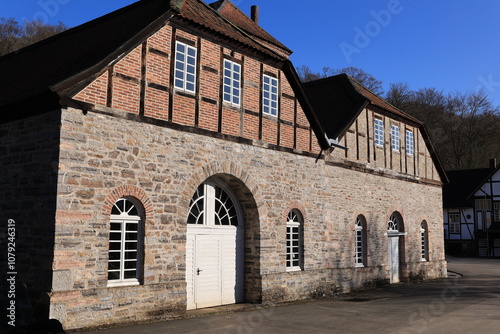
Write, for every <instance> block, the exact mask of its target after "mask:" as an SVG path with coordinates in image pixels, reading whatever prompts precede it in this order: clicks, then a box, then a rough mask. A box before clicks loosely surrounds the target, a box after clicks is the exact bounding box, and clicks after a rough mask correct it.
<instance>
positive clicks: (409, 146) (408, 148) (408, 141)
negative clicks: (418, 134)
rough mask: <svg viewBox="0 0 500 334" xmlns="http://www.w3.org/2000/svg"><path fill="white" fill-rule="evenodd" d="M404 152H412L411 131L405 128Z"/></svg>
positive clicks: (409, 153)
mask: <svg viewBox="0 0 500 334" xmlns="http://www.w3.org/2000/svg"><path fill="white" fill-rule="evenodd" d="M406 154H407V155H411V156H413V154H414V143H413V131H410V130H406Z"/></svg>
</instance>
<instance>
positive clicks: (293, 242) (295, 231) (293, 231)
mask: <svg viewBox="0 0 500 334" xmlns="http://www.w3.org/2000/svg"><path fill="white" fill-rule="evenodd" d="M302 225H303V220H302V215H301V214H300V212H299V211H298V210H296V209H293V210H291V211H290V212H289V213H288V217H287V221H286V268H287V270H290V271H293V270H302V268H303V262H304V261H303V226H302Z"/></svg>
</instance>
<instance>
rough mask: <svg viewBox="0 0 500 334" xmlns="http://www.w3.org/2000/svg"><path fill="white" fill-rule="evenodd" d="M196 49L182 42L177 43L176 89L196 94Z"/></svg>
mask: <svg viewBox="0 0 500 334" xmlns="http://www.w3.org/2000/svg"><path fill="white" fill-rule="evenodd" d="M196 52H197V50H196V48H194V47H192V46H189V45H187V44H184V43H182V42H178V41H177V42H176V43H175V71H174V76H175V78H174V87H175V88H176V89H179V90H183V91H185V92H190V93H194V92H195V87H196Z"/></svg>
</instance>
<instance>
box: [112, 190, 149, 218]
mask: <svg viewBox="0 0 500 334" xmlns="http://www.w3.org/2000/svg"><path fill="white" fill-rule="evenodd" d="M127 196H130V197H134V198H136V199H138V200H139V201H140V202H141V204H142V206H143V208H144V214H145V217H144V218H145V219H148V220H149V219H152V217H153V203H152V202H151V200H150V199H149V197H148V195H147V194H146V192H145V191H144V190H142V189H141V188H139V187H136V186H134V185H122V186H119V187H117V188H115V189H113V191H111V193H110V194H109V195H108V196H107V197H106V199H105V200H104V205H103V207H102V214H103V215H104V216H109V215H110V214H111V209H112V208H113V205H114V204H115V202H116V201H117V200H119V199H120V198H122V197H127Z"/></svg>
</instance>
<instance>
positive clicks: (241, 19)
mask: <svg viewBox="0 0 500 334" xmlns="http://www.w3.org/2000/svg"><path fill="white" fill-rule="evenodd" d="M210 6H211V7H213V8H214V9H215V10H217V12H218V13H219V14H220V15H222V16H223V17H225V18H226V19H227V20H228V21H229V22H231V23H232V24H234V25H236V26H237V27H238V28H240V29H242V30H243V31H245V32H246V33H248V34H250V35H252V36H254V37H257V38H259V39H261V40H262V41H264V42H268V43H270V44H273V45H274V46H277V47H278V48H280V49H282V50H283V51H285V52H286V53H288V54H289V55H290V54H291V53H292V51H291V50H290V49H289V48H287V47H286V46H285V45H283V44H282V43H281V42H280V41H278V40H277V39H276V38H274V37H273V36H271V35H270V34H269V33H268V32H267V31H265V30H264V29H262V27H260V26H259V25H258V24H257V23H255V22H254V21H253V20H252V19H251V18H249V17H248V16H246V15H245V14H244V13H243V12H242V11H241V10H240V9H239V8H238V7H236V6H235V5H234V4H233V3H232V2H230V1H228V0H219V1H216V2H214V3H211V4H210Z"/></svg>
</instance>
